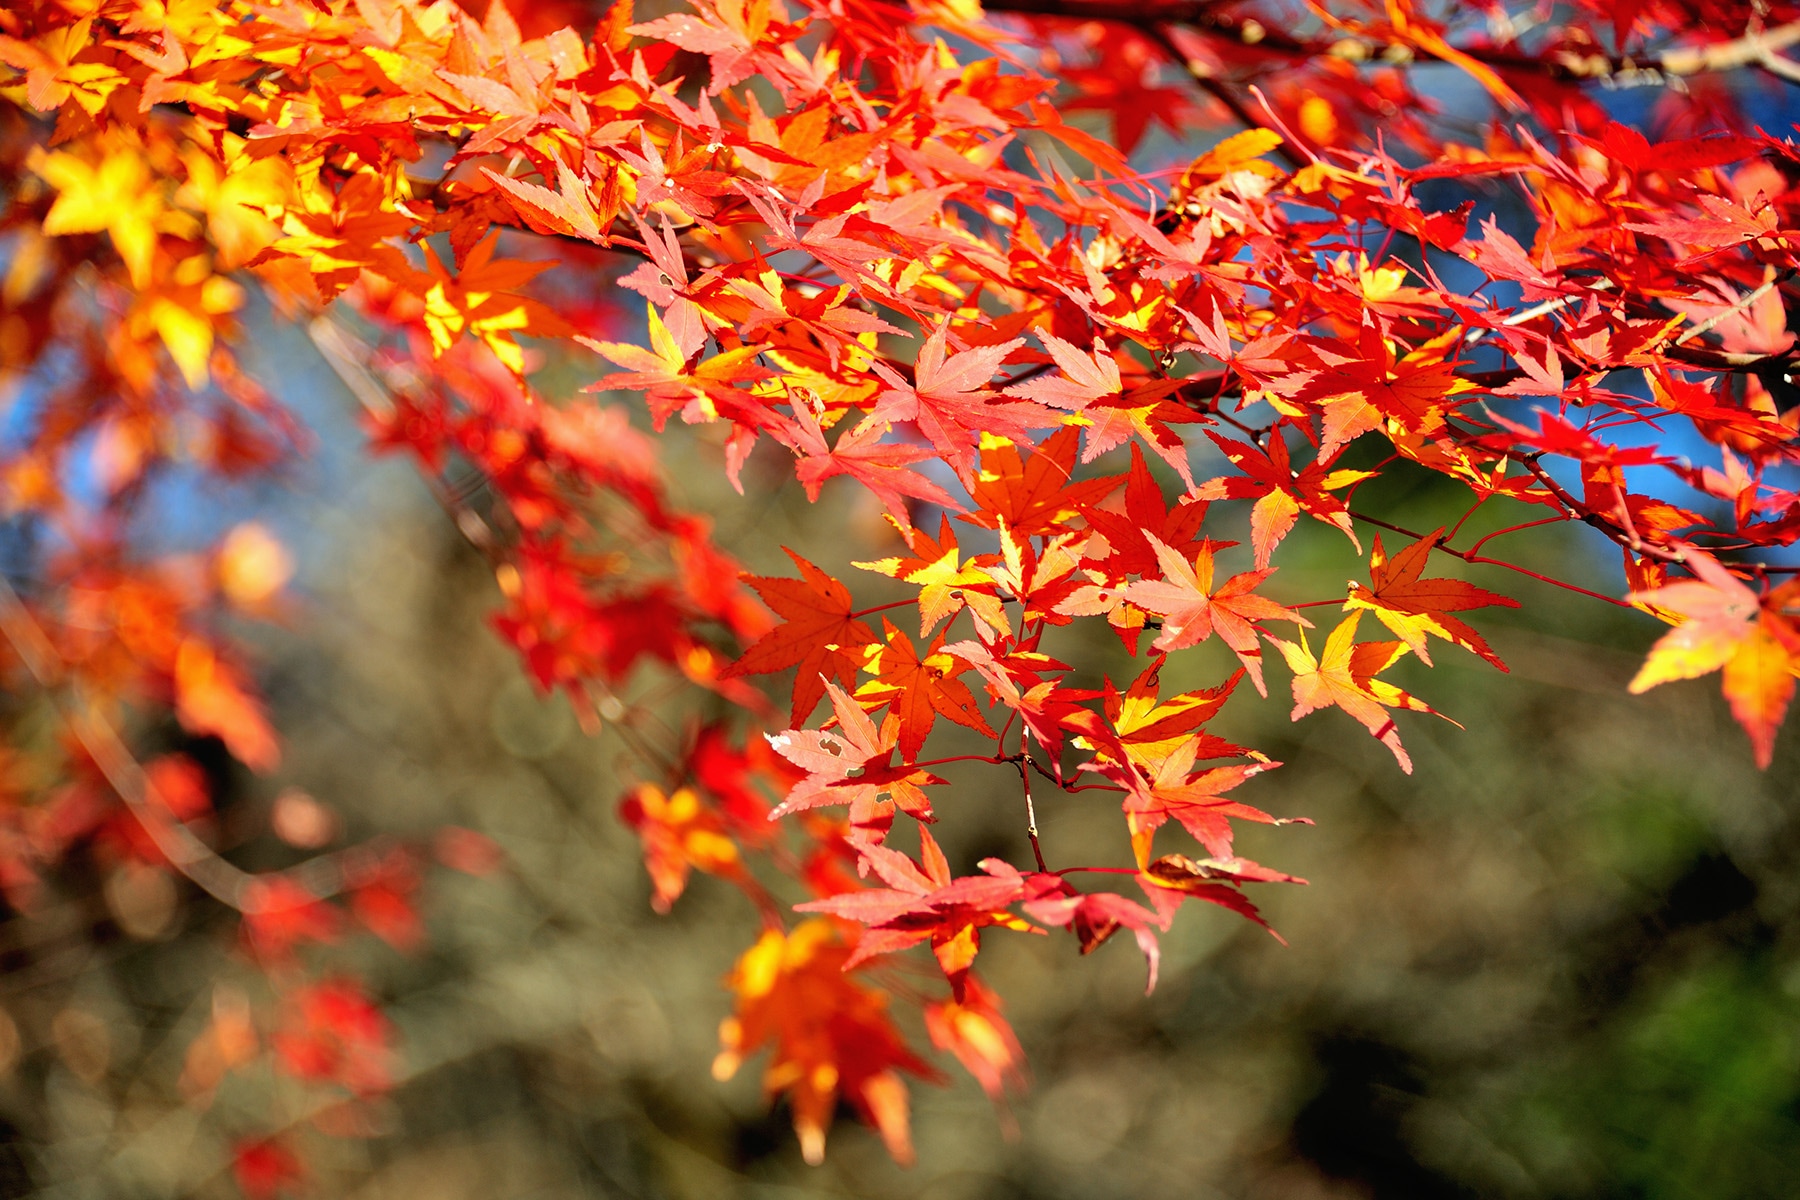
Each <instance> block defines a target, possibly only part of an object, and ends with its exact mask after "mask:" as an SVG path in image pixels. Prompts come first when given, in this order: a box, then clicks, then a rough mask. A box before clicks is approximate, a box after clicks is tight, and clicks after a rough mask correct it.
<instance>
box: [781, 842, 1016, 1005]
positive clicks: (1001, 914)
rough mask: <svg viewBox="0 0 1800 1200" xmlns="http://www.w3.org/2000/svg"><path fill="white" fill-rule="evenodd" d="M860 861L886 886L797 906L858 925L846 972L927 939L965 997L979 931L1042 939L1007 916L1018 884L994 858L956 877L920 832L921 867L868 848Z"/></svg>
mask: <svg viewBox="0 0 1800 1200" xmlns="http://www.w3.org/2000/svg"><path fill="white" fill-rule="evenodd" d="M863 857H864V861H866V862H867V863H868V864H869V866H870V867H871V868H872V869H873V870H874V872H875V873H876V874H877V875H878V876H880V877H881V879H882V880H883V881H884V882H885V883H887V884H888V886H887V887H885V888H863V889H859V890H857V891H854V892H845V893H842V894H840V895H837V896H828V897H826V898H825V899H823V900H813V901H810V902H808V903H806V904H797V905H795V906H794V907H795V910H796V911H798V912H825V913H831V914H832V915H834V916H839V917H843V918H845V919H847V920H852V921H860V922H862V923H863V925H865V926H866V927H867V928H866V929H865V930H864V932H863V933H862V935H861V936H860V937H858V938H857V940H856V952H855V953H854V954H852V955H851V956H850V958H849V959H848V960H847V961H846V962H845V963H844V969H845V970H846V971H848V970H850V969H851V968H853V967H855V966H857V965H858V964H860V963H863V962H866V961H867V960H869V959H871V958H874V957H875V956H876V955H880V954H891V953H893V952H894V951H896V950H904V949H906V948H907V947H909V946H916V945H918V944H919V943H920V942H923V941H927V940H929V941H930V942H931V951H932V953H933V954H935V955H936V956H937V960H938V965H939V966H940V967H941V968H942V969H943V972H944V978H945V979H947V980H948V981H949V983H950V990H951V994H952V995H953V996H954V997H955V998H956V999H957V1000H958V1001H960V1000H962V999H963V996H964V992H963V985H964V982H965V981H966V980H967V978H968V975H969V968H970V966H971V965H973V963H974V961H975V955H976V954H977V953H978V952H979V951H980V949H981V930H982V929H983V928H986V927H988V926H994V925H998V926H1002V927H1004V928H1007V929H1016V930H1021V931H1026V932H1032V933H1040V932H1042V931H1041V930H1036V929H1033V928H1032V927H1031V925H1030V924H1029V923H1028V922H1027V921H1025V919H1024V918H1022V917H1019V916H1017V915H1016V914H1014V913H1012V912H1011V911H1009V906H1010V905H1012V904H1015V903H1017V902H1018V901H1019V900H1020V899H1022V898H1023V897H1024V895H1025V884H1024V879H1023V877H1022V876H1021V875H1020V874H1019V872H1018V871H1017V870H1014V869H1013V868H1012V867H1011V866H1009V865H1008V864H1006V863H1004V862H1002V861H1000V860H999V859H993V858H987V859H983V860H982V861H981V862H980V864H978V865H979V866H980V867H981V869H982V870H983V871H985V872H987V873H986V874H985V875H966V876H963V877H962V878H960V879H958V878H953V877H952V876H951V874H950V863H949V861H948V860H947V859H945V857H944V852H943V851H942V850H941V849H939V847H938V844H937V840H936V839H935V838H933V837H932V836H931V831H930V830H929V829H925V828H923V827H921V828H920V830H919V861H918V862H916V863H915V862H914V861H913V860H912V859H910V858H908V857H907V856H906V855H904V854H902V853H900V852H899V851H898V850H894V849H891V848H889V847H887V846H870V847H867V848H865V849H864V851H863Z"/></svg>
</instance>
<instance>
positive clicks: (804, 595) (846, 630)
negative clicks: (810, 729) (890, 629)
mask: <svg viewBox="0 0 1800 1200" xmlns="http://www.w3.org/2000/svg"><path fill="white" fill-rule="evenodd" d="M783 549H784V550H785V549H786V547H783ZM787 556H788V557H789V558H791V559H793V560H794V565H795V566H796V567H798V568H800V576H801V577H800V578H799V579H773V578H764V577H761V576H746V577H745V579H744V582H745V583H748V584H749V585H750V586H751V587H753V588H755V589H756V592H757V594H758V595H760V596H761V597H762V598H763V600H764V601H765V602H766V603H767V604H768V606H769V607H770V608H772V609H774V610H775V611H776V612H777V613H779V614H780V615H781V616H782V617H784V618H786V623H785V624H783V625H779V626H777V627H776V628H774V629H772V630H770V631H769V632H768V633H765V634H764V635H763V636H762V637H760V638H758V639H757V640H756V641H755V642H753V643H751V645H750V648H749V649H747V650H745V651H744V654H743V657H741V658H739V659H738V660H737V661H736V662H734V663H732V664H731V666H729V667H727V668H726V669H725V671H724V672H723V673H722V674H721V676H720V677H721V678H723V679H732V678H735V677H737V676H740V675H767V674H769V673H771V672H773V671H780V670H785V669H786V668H788V667H798V668H799V670H798V671H797V672H796V673H795V676H794V707H793V724H795V725H799V724H800V723H801V722H802V721H804V720H806V717H807V715H808V714H809V713H811V712H812V710H813V709H814V708H815V707H817V706H818V703H819V701H820V700H821V699H822V698H823V697H824V695H825V680H826V679H828V678H830V679H836V680H838V681H839V682H840V683H842V684H844V686H846V687H850V686H853V685H854V684H855V682H856V673H857V671H858V670H859V669H860V668H861V667H862V664H863V660H864V658H865V657H866V655H865V653H864V649H863V648H864V647H866V646H869V645H872V644H873V643H874V642H875V631H874V630H872V629H870V628H869V627H868V626H867V625H866V624H864V623H863V622H862V621H859V620H857V619H856V618H855V617H853V616H851V615H850V613H851V607H850V590H849V589H848V588H846V587H845V586H844V585H843V584H841V583H839V582H838V581H837V580H835V579H833V578H832V577H831V576H829V575H827V574H826V573H825V572H823V571H821V570H820V569H819V568H818V567H816V566H814V565H813V564H812V563H810V562H808V561H806V560H805V559H804V558H801V557H800V556H799V555H798V554H795V553H794V552H793V551H792V550H787Z"/></svg>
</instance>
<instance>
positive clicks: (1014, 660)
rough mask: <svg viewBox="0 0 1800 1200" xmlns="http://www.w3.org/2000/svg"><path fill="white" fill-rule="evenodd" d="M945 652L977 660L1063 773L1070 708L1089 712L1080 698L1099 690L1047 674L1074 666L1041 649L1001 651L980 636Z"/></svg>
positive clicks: (999, 697) (1002, 700)
mask: <svg viewBox="0 0 1800 1200" xmlns="http://www.w3.org/2000/svg"><path fill="white" fill-rule="evenodd" d="M944 653H946V654H951V655H954V656H956V657H957V658H959V659H962V660H963V661H965V662H967V663H969V664H970V665H972V666H973V667H974V668H975V670H976V671H977V672H979V673H980V675H981V677H982V680H983V681H984V682H985V683H986V684H987V691H988V695H990V696H992V697H993V698H994V700H995V702H996V703H998V704H1002V705H1005V706H1006V707H1007V708H1008V709H1010V710H1012V711H1013V712H1016V713H1018V714H1019V717H1020V719H1021V720H1022V721H1023V722H1024V725H1025V732H1026V733H1027V734H1029V735H1030V736H1032V737H1035V738H1036V739H1037V740H1038V741H1039V743H1041V744H1042V745H1043V747H1044V748H1045V749H1046V750H1048V751H1049V752H1050V762H1051V765H1052V770H1053V773H1054V774H1055V775H1056V776H1057V778H1058V779H1060V778H1061V776H1062V767H1061V765H1060V761H1061V757H1062V744H1063V730H1064V727H1065V722H1066V720H1067V719H1068V718H1069V717H1070V716H1071V714H1074V713H1078V712H1080V713H1086V712H1087V710H1085V709H1081V708H1079V707H1078V705H1079V703H1080V702H1081V701H1083V700H1091V699H1093V698H1094V697H1095V696H1096V695H1098V693H1096V692H1093V691H1089V690H1086V689H1082V688H1071V687H1065V686H1063V685H1062V684H1061V683H1060V682H1059V681H1057V680H1053V679H1044V678H1043V677H1042V676H1043V675H1044V674H1045V673H1046V672H1057V673H1061V672H1065V671H1067V670H1069V666H1068V664H1067V663H1062V662H1058V661H1057V660H1055V659H1053V658H1051V657H1050V656H1049V655H1047V654H1041V653H1038V652H1036V651H1020V650H1014V651H1011V652H1009V653H1006V654H1002V655H996V654H995V653H994V652H993V651H992V650H990V649H989V648H988V647H986V646H984V645H982V644H981V643H980V642H977V641H961V642H952V643H950V644H949V645H947V646H945V647H944ZM1087 715H1089V716H1092V714H1091V713H1088V714H1087Z"/></svg>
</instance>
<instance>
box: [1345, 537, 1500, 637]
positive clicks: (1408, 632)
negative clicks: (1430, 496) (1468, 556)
mask: <svg viewBox="0 0 1800 1200" xmlns="http://www.w3.org/2000/svg"><path fill="white" fill-rule="evenodd" d="M1443 536H1444V531H1443V530H1442V529H1438V530H1436V531H1435V532H1433V533H1429V534H1427V535H1426V536H1424V537H1422V538H1420V539H1419V540H1418V541H1416V542H1414V543H1412V545H1410V546H1408V547H1406V548H1405V549H1404V550H1401V551H1400V552H1398V553H1397V554H1395V555H1394V557H1393V558H1392V559H1389V558H1388V557H1387V552H1386V551H1385V550H1384V549H1383V548H1382V545H1381V535H1380V534H1376V535H1375V549H1374V551H1373V552H1372V553H1371V554H1370V555H1369V583H1370V586H1369V587H1366V588H1365V587H1363V586H1362V585H1361V584H1359V583H1357V582H1356V581H1355V580H1351V581H1350V598H1349V599H1348V600H1346V601H1344V611H1345V612H1353V611H1355V610H1357V609H1367V610H1368V611H1370V612H1373V613H1374V614H1375V615H1376V616H1377V617H1378V618H1380V620H1381V623H1382V624H1383V625H1386V626H1387V627H1388V628H1389V629H1391V630H1393V631H1394V633H1395V634H1397V635H1398V636H1399V638H1400V640H1401V641H1403V642H1405V643H1406V645H1407V647H1408V648H1409V649H1410V650H1411V651H1412V652H1413V653H1414V654H1416V655H1418V656H1419V661H1421V662H1423V663H1426V664H1427V665H1429V664H1430V662H1431V655H1430V654H1429V653H1428V652H1427V647H1426V644H1425V635H1426V634H1431V635H1433V636H1435V637H1440V638H1443V639H1444V640H1445V641H1447V642H1454V643H1455V644H1457V645H1458V646H1461V647H1462V648H1463V649H1465V650H1468V651H1470V652H1472V653H1474V654H1477V655H1480V656H1481V657H1482V658H1485V659H1486V660H1487V661H1488V662H1490V663H1493V664H1494V665H1495V666H1496V667H1499V668H1500V669H1501V670H1502V671H1504V670H1506V664H1505V663H1503V662H1501V661H1500V656H1499V655H1497V654H1495V653H1494V652H1493V650H1492V649H1491V648H1489V646H1488V644H1487V642H1486V640H1485V639H1483V638H1482V636H1481V635H1480V634H1479V633H1476V632H1475V631H1474V630H1473V629H1471V628H1469V627H1468V626H1467V625H1465V624H1463V622H1461V621H1459V620H1457V619H1456V618H1455V617H1453V616H1450V615H1449V614H1450V613H1452V612H1461V611H1463V610H1465V609H1470V608H1486V607H1488V606H1489V605H1496V604H1497V605H1502V606H1504V607H1506V608H1517V607H1519V602H1518V601H1517V600H1514V599H1512V598H1511V597H1510V596H1502V595H1500V594H1498V593H1497V592H1490V591H1487V590H1486V589H1484V588H1478V587H1476V586H1475V585H1474V584H1472V583H1464V582H1463V581H1462V580H1460V579H1421V578H1419V576H1420V575H1422V574H1423V573H1424V571H1425V562H1426V560H1427V559H1429V558H1430V557H1431V551H1432V549H1433V548H1434V547H1435V546H1436V545H1437V544H1438V542H1439V540H1441V539H1442V538H1443Z"/></svg>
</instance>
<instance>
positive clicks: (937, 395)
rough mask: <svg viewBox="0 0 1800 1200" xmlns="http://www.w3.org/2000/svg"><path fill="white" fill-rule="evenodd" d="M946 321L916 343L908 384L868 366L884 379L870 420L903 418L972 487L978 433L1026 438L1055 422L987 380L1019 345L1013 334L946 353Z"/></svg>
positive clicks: (880, 367)
mask: <svg viewBox="0 0 1800 1200" xmlns="http://www.w3.org/2000/svg"><path fill="white" fill-rule="evenodd" d="M949 336H950V324H949V322H947V321H946V322H944V323H942V324H940V325H939V326H938V327H937V328H936V329H935V330H933V331H932V334H931V336H930V337H928V338H926V339H925V344H924V345H922V346H920V347H919V357H918V359H917V360H916V361H915V362H914V364H913V378H912V382H911V383H908V382H907V381H906V380H904V379H902V378H901V377H900V376H899V375H897V374H895V373H894V371H893V370H892V369H891V368H890V367H888V366H887V365H886V364H885V363H883V362H881V361H880V360H876V361H875V362H874V363H872V364H871V367H872V369H873V370H874V371H875V373H876V374H877V375H879V376H881V378H882V379H884V380H885V381H887V384H888V389H887V390H886V391H884V392H882V393H881V395H880V396H879V397H878V398H877V403H876V406H875V411H874V412H872V413H870V414H869V418H868V419H869V420H870V421H887V422H893V421H906V422H909V423H910V424H912V425H913V427H914V428H916V429H917V430H918V431H919V433H920V435H921V436H923V437H924V438H925V440H926V441H928V442H930V443H931V444H932V446H933V447H934V448H935V449H936V450H937V452H938V454H939V455H940V456H941V457H942V458H943V460H944V461H945V462H948V463H949V464H950V465H951V466H952V467H953V468H955V470H956V474H957V477H958V478H959V479H961V480H962V481H963V484H964V486H965V487H973V485H974V461H975V451H976V447H977V444H978V442H979V438H980V435H981V434H983V433H988V434H997V435H999V436H1001V437H1009V438H1021V439H1022V438H1026V437H1027V435H1028V434H1029V433H1030V431H1031V430H1032V429H1033V428H1043V427H1045V426H1049V425H1055V424H1058V423H1059V422H1058V419H1057V418H1055V417H1053V416H1050V415H1048V414H1046V413H1045V412H1044V410H1043V409H1041V408H1039V407H1038V406H1036V405H1031V404H1021V403H1018V402H1016V401H1009V400H1007V399H1005V398H1004V397H1003V396H1002V395H1001V393H998V392H995V391H993V390H991V389H990V388H989V387H988V386H987V384H988V381H989V380H991V379H992V378H993V377H994V375H995V373H996V372H998V371H999V369H1000V362H1001V360H1002V359H1004V358H1005V357H1006V356H1007V355H1009V354H1011V353H1012V352H1013V351H1014V350H1017V349H1018V348H1019V347H1020V346H1023V345H1024V344H1025V339H1024V338H1014V339H1012V340H1011V341H1008V342H1001V343H999V344H998V345H993V346H974V347H971V348H970V349H967V350H963V351H959V352H958V353H956V354H950V353H948V350H947V345H948V339H949Z"/></svg>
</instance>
